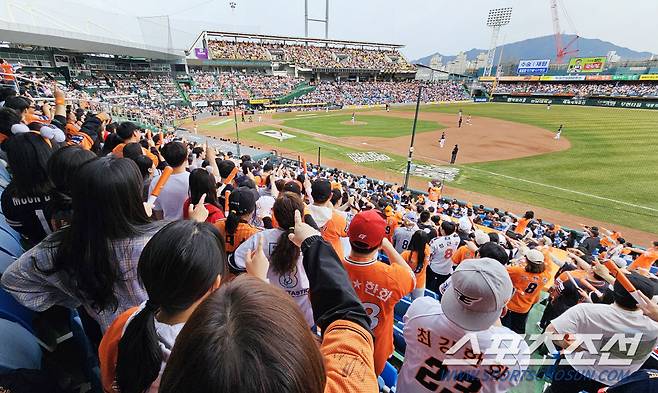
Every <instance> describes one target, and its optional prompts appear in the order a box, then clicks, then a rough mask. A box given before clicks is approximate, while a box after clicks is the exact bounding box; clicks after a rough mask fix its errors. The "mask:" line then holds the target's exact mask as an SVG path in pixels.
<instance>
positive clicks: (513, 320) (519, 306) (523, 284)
mask: <svg viewBox="0 0 658 393" xmlns="http://www.w3.org/2000/svg"><path fill="white" fill-rule="evenodd" d="M524 259H525V266H522V265H516V266H509V267H508V268H507V272H508V273H509V275H510V278H511V279H512V284H513V285H514V294H513V295H512V299H510V301H509V302H508V303H507V310H508V311H507V314H505V316H504V317H503V318H502V319H501V322H502V324H503V326H506V327H508V328H510V329H512V330H513V331H515V332H516V333H519V334H525V325H526V321H527V320H528V313H529V312H530V309H531V308H532V306H533V305H534V304H535V303H537V302H538V301H539V295H540V294H541V289H542V288H543V287H544V285H546V283H547V282H548V281H549V280H550V272H549V271H547V270H546V265H545V264H544V254H543V253H542V252H541V251H539V250H534V249H533V250H528V251H527V252H526V255H525V257H524Z"/></svg>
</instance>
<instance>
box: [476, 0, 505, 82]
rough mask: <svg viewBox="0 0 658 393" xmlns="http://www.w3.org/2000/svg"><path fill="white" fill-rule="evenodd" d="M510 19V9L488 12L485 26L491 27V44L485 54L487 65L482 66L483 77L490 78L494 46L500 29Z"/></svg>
mask: <svg viewBox="0 0 658 393" xmlns="http://www.w3.org/2000/svg"><path fill="white" fill-rule="evenodd" d="M511 19H512V7H507V8H494V9H492V10H489V16H488V17H487V26H489V27H491V43H490V44H489V51H488V52H487V63H486V64H485V66H484V73H483V75H484V76H491V69H492V68H493V63H494V57H495V56H496V45H498V34H499V33H500V28H501V27H502V26H506V25H508V24H509V22H510V20H511Z"/></svg>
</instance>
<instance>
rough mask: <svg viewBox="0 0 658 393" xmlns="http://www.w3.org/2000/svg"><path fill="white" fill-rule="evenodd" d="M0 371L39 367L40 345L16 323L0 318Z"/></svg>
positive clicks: (35, 368)
mask: <svg viewBox="0 0 658 393" xmlns="http://www.w3.org/2000/svg"><path fill="white" fill-rule="evenodd" d="M0 348H2V350H1V351H0V373H6V372H8V371H11V370H16V369H20V368H23V369H32V370H37V369H40V368H41V355H42V353H41V347H39V344H38V343H37V340H36V338H34V336H33V335H32V334H31V333H30V332H29V331H28V330H27V329H25V328H24V327H23V326H21V325H20V324H18V323H15V322H12V321H8V320H6V319H0Z"/></svg>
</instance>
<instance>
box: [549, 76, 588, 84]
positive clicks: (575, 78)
mask: <svg viewBox="0 0 658 393" xmlns="http://www.w3.org/2000/svg"><path fill="white" fill-rule="evenodd" d="M539 80H540V81H547V82H548V81H555V82H565V81H584V80H585V75H546V76H540V77H539Z"/></svg>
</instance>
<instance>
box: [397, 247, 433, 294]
mask: <svg viewBox="0 0 658 393" xmlns="http://www.w3.org/2000/svg"><path fill="white" fill-rule="evenodd" d="M431 252H432V251H431V250H430V246H429V245H425V261H424V262H423V268H422V269H421V270H420V271H419V272H416V268H418V253H417V252H415V251H414V252H411V251H409V250H406V251H404V252H403V253H402V254H401V255H402V259H404V260H405V261H406V262H407V264H409V267H410V268H411V270H413V271H414V274H415V275H416V289H418V288H425V281H426V278H427V266H428V265H429V263H430V253H431Z"/></svg>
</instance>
